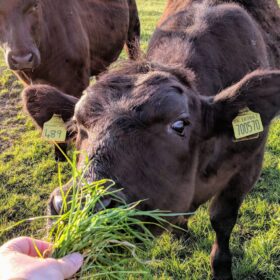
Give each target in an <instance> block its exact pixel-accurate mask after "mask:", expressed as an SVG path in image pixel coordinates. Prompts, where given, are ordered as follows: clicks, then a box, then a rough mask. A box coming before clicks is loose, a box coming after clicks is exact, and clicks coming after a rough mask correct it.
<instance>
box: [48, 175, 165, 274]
mask: <svg viewBox="0 0 280 280" xmlns="http://www.w3.org/2000/svg"><path fill="white" fill-rule="evenodd" d="M74 180H75V179H74ZM76 182H77V181H76ZM108 183H110V181H107V180H103V181H99V182H93V183H91V184H85V185H83V187H80V188H76V187H75V184H74V187H73V190H72V191H73V193H74V194H73V198H72V200H71V201H70V202H69V203H68V206H66V204H67V203H66V200H65V199H66V198H64V205H65V207H67V208H69V210H68V211H66V212H65V213H64V214H62V215H61V216H60V217H59V218H58V220H57V221H56V222H55V223H54V225H53V226H52V229H51V232H50V235H51V237H52V238H53V242H54V252H53V257H55V258H61V257H63V256H65V255H66V254H69V253H72V252H81V253H82V254H83V255H84V258H85V262H84V266H83V267H82V270H81V271H80V272H79V274H78V275H77V276H78V277H79V278H81V279H83V278H84V277H85V278H87V277H94V279H99V278H100V279H124V275H128V274H130V275H131V274H142V273H144V272H143V271H139V270H138V271H133V270H132V271H128V270H127V267H129V266H128V264H129V263H130V262H131V261H132V259H133V260H135V261H137V262H139V263H142V264H148V262H149V261H146V260H141V259H140V258H141V257H140V256H141V254H142V253H143V250H145V248H146V249H147V248H148V247H150V245H151V241H152V240H153V235H152V233H151V232H150V231H149V230H148V229H147V227H146V226H147V224H146V223H145V222H143V221H141V220H140V217H146V218H147V217H148V218H152V219H153V220H154V221H155V223H156V224H158V226H163V224H164V222H165V221H164V216H165V215H168V214H167V213H163V212H159V211H140V210H137V208H136V207H137V205H138V203H132V204H125V203H124V202H123V201H122V200H121V199H118V191H112V190H111V187H112V186H113V182H111V184H110V186H109V187H108V186H105V185H108ZM104 196H113V197H114V199H116V200H118V204H119V206H118V207H115V208H110V209H106V208H103V209H101V210H100V211H98V212H95V211H94V210H95V209H96V207H100V204H101V203H102V202H101V201H102V198H104ZM139 203H140V202H139ZM101 207H102V206H101Z"/></svg>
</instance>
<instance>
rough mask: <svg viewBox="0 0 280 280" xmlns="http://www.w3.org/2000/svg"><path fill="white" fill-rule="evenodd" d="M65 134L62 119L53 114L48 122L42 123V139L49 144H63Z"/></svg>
mask: <svg viewBox="0 0 280 280" xmlns="http://www.w3.org/2000/svg"><path fill="white" fill-rule="evenodd" d="M66 132H67V130H66V127H65V123H64V121H63V119H62V118H61V116H59V115H55V114H54V115H53V116H52V118H51V119H50V120H49V121H47V122H45V123H44V127H43V132H42V138H43V139H45V140H47V141H50V142H56V143H64V142H65V140H66Z"/></svg>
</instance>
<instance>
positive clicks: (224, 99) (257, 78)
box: [202, 70, 280, 137]
mask: <svg viewBox="0 0 280 280" xmlns="http://www.w3.org/2000/svg"><path fill="white" fill-rule="evenodd" d="M202 104H203V105H202V113H203V123H204V124H207V129H206V130H205V131H207V136H206V137H212V136H217V135H219V134H224V133H229V134H233V128H232V121H233V120H234V118H235V117H236V116H237V115H238V113H239V112H240V110H242V109H244V108H246V107H248V108H249V109H250V110H251V111H254V112H257V113H259V114H260V116H261V119H262V123H263V125H264V126H268V125H269V123H270V122H271V120H272V119H273V118H274V117H275V116H276V115H277V113H279V112H280V71H259V70H257V71H254V72H252V73H250V74H248V75H246V76H245V77H244V78H243V79H242V80H241V81H240V82H238V83H237V84H235V85H233V86H231V87H229V88H227V89H225V90H224V91H222V92H221V93H219V94H218V95H216V96H215V97H214V98H210V99H205V100H202Z"/></svg>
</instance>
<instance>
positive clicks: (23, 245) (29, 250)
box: [3, 237, 52, 257]
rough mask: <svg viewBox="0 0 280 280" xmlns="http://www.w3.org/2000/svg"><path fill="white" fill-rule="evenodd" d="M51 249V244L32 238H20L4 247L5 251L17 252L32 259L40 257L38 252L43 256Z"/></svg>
mask: <svg viewBox="0 0 280 280" xmlns="http://www.w3.org/2000/svg"><path fill="white" fill-rule="evenodd" d="M51 247H52V244H51V243H48V242H45V241H42V240H36V239H32V238H30V237H18V238H16V239H13V240H10V241H8V242H7V243H6V244H5V245H3V248H4V249H8V250H11V251H15V252H18V253H21V254H25V255H28V256H31V257H38V252H37V250H38V251H39V252H40V254H41V255H43V254H44V252H45V251H46V250H49V249H50V248H51ZM36 248H37V249H36Z"/></svg>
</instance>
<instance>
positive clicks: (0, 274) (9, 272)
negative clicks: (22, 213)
mask: <svg viewBox="0 0 280 280" xmlns="http://www.w3.org/2000/svg"><path fill="white" fill-rule="evenodd" d="M34 244H35V245H36V246H37V248H38V250H39V252H40V253H41V254H42V255H43V254H44V252H45V251H47V250H49V249H50V248H51V246H52V245H51V244H50V243H48V242H44V241H40V240H34V239H32V238H29V237H19V238H16V239H13V240H11V241H9V242H7V243H6V244H4V245H3V246H2V247H0V279H1V280H12V279H14V280H15V279H18V280H19V279H21V280H50V279H52V280H63V279H67V278H70V277H71V276H73V275H74V274H75V273H76V272H77V271H78V270H79V269H80V267H81V266H82V263H83V257H82V255H80V254H78V253H74V254H71V255H68V256H66V257H64V258H62V259H59V260H56V259H53V258H46V259H43V258H39V257H38V254H37V252H36V250H35V248H34Z"/></svg>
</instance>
